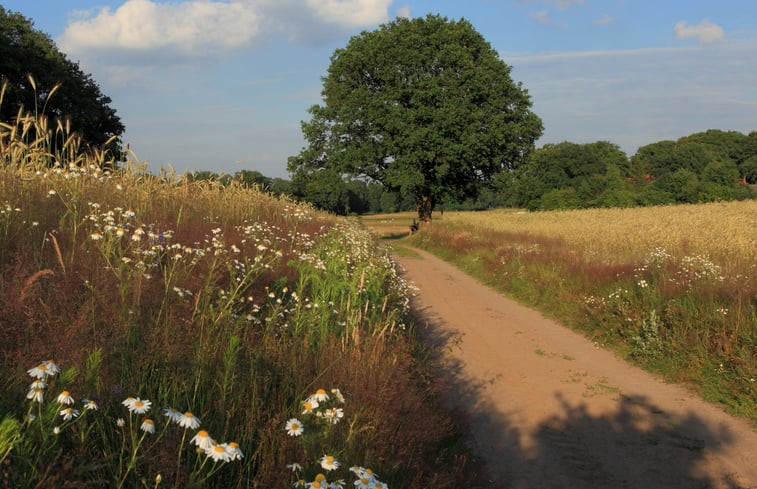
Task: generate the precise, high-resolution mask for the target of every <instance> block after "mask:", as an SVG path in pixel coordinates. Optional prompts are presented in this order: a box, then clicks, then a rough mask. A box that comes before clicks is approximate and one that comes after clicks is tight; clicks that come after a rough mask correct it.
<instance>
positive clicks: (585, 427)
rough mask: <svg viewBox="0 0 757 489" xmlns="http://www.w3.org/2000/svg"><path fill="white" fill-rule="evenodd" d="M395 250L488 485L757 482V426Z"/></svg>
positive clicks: (430, 259)
mask: <svg viewBox="0 0 757 489" xmlns="http://www.w3.org/2000/svg"><path fill="white" fill-rule="evenodd" d="M413 250H414V251H415V252H416V253H417V254H418V256H417V257H408V256H395V261H396V262H397V263H398V264H399V265H400V267H399V268H400V273H401V274H402V275H403V278H404V279H405V280H407V281H408V282H409V283H410V284H411V285H414V286H415V287H417V290H416V292H415V294H414V297H412V299H411V306H412V308H413V311H414V314H415V316H416V319H417V320H418V324H419V327H420V328H421V333H422V334H423V335H424V337H425V338H427V340H428V341H429V342H432V343H436V344H438V345H440V346H442V348H441V349H439V350H438V351H440V352H441V353H440V354H441V356H442V358H441V361H442V362H443V368H444V371H445V373H446V375H445V376H444V377H445V378H447V379H449V380H448V384H447V385H448V386H447V388H446V389H445V391H446V396H445V397H446V399H447V402H448V403H449V404H450V407H451V408H453V409H455V410H460V411H462V412H464V413H465V418H466V419H467V420H468V424H469V425H470V426H469V428H470V430H471V433H472V437H473V443H474V444H475V446H474V447H473V449H474V452H475V453H478V454H479V456H480V457H481V458H483V459H484V460H485V461H486V465H487V467H488V471H487V479H488V480H489V481H491V487H509V488H513V489H530V488H571V489H581V488H587V489H588V488H676V489H681V488H683V489H696V488H717V489H719V488H728V489H733V488H752V489H753V488H757V432H755V431H754V430H753V429H752V428H751V427H750V426H749V424H748V423H747V422H746V421H743V420H740V419H735V418H733V417H731V416H729V415H727V414H725V413H724V412H723V411H722V410H720V409H719V408H718V407H716V406H713V405H711V404H709V403H706V402H704V401H702V400H701V399H700V398H698V397H697V396H696V395H694V394H692V393H691V392H690V391H688V390H686V389H685V388H683V387H681V386H677V385H671V384H665V383H664V382H662V381H660V380H659V379H657V378H655V377H654V376H653V375H651V374H649V373H646V372H644V371H643V370H641V369H639V368H637V367H635V366H632V365H630V364H628V363H626V362H624V361H623V360H622V359H620V358H619V357H617V356H616V355H614V354H613V353H611V352H608V351H605V350H603V349H600V348H598V347H597V346H596V345H594V344H593V343H592V342H591V341H589V340H588V339H586V338H584V337H583V336H580V335H579V334H577V333H575V332H573V331H571V330H570V329H568V328H566V327H564V326H562V325H560V324H558V323H556V322H554V321H552V320H549V319H546V318H545V317H544V316H542V315H541V314H540V313H539V312H537V311H534V310H532V309H529V308H527V307H524V306H522V305H520V304H518V303H517V302H515V301H513V300H510V299H508V298H506V297H505V296H503V295H501V294H499V293H498V292H496V291H494V290H492V289H490V288H488V287H486V286H485V285H482V284H481V283H480V282H478V281H476V280H475V279H473V278H471V277H470V276H468V275H466V274H465V273H463V272H462V271H460V270H458V269H457V268H455V267H454V266H452V265H450V264H448V263H446V262H444V261H442V260H440V259H438V258H436V257H435V256H433V255H431V254H430V253H427V252H425V251H422V250H417V249H415V248H413Z"/></svg>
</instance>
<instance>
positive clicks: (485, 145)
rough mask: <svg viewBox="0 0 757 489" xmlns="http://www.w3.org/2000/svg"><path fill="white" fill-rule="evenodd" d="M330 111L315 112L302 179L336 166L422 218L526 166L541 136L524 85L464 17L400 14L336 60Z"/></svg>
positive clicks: (306, 128) (298, 170)
mask: <svg viewBox="0 0 757 489" xmlns="http://www.w3.org/2000/svg"><path fill="white" fill-rule="evenodd" d="M323 82H324V85H323V91H322V95H323V101H324V103H323V105H315V106H313V107H311V108H310V110H309V112H310V114H311V116H312V118H311V120H310V122H303V124H302V130H303V134H304V136H305V139H306V141H307V144H308V146H307V147H306V148H304V149H303V150H302V152H301V153H300V154H299V155H297V156H294V157H292V158H290V159H289V170H290V171H291V172H293V173H294V174H295V177H294V179H295V180H297V179H298V178H319V177H318V175H319V173H320V172H323V171H326V170H328V171H329V172H335V173H336V174H339V175H352V176H358V177H368V178H369V179H371V180H373V181H377V182H381V183H382V184H383V185H384V186H385V187H386V188H387V189H389V190H391V191H400V192H401V193H402V194H403V195H412V196H413V198H414V200H415V203H416V206H417V208H418V212H419V217H420V219H421V220H428V219H430V216H431V212H432V210H433V209H434V207H435V205H436V204H437V203H439V202H441V199H442V198H443V197H445V196H447V197H448V198H453V199H455V200H460V199H462V198H465V197H468V196H475V195H476V194H477V192H478V190H479V189H480V188H481V185H480V184H481V183H483V182H487V181H488V180H489V179H490V178H491V176H492V175H494V174H495V173H497V172H499V171H501V170H503V169H514V168H516V167H518V166H519V165H520V164H521V163H522V162H523V161H524V158H525V157H526V156H527V155H528V153H529V152H530V150H531V149H532V147H533V143H534V141H535V140H536V139H537V138H538V137H539V136H540V135H541V132H542V125H541V120H540V119H539V118H538V117H537V116H536V115H535V114H533V113H532V112H531V111H530V107H531V101H530V98H529V97H528V94H527V92H526V91H525V89H523V88H522V87H521V85H520V84H516V83H514V82H513V81H512V80H511V78H510V67H509V66H508V65H506V64H505V63H504V62H503V61H502V60H501V59H500V58H499V56H498V54H497V52H496V51H495V50H494V49H492V47H491V46H490V45H489V44H488V43H487V42H486V41H485V40H484V39H483V37H482V36H481V35H480V34H479V33H478V32H476V31H475V29H474V28H473V27H472V26H471V24H470V23H468V22H467V21H465V20H460V21H449V20H447V19H446V18H443V17H439V16H433V15H429V16H427V17H426V18H418V19H412V20H411V19H405V18H398V19H396V20H395V21H393V22H390V23H388V24H385V25H383V26H381V27H380V28H379V29H377V30H375V31H372V32H363V33H362V34H360V35H359V36H355V37H353V38H352V39H351V40H350V41H349V43H348V45H347V47H346V48H344V49H337V50H336V51H335V52H334V54H333V55H332V57H331V65H330V66H329V70H328V75H327V76H326V77H325V78H324V79H323Z"/></svg>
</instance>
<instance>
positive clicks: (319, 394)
mask: <svg viewBox="0 0 757 489" xmlns="http://www.w3.org/2000/svg"><path fill="white" fill-rule="evenodd" d="M313 400H315V401H316V404H317V403H319V402H326V401H328V400H329V395H328V394H326V390H325V389H318V390H317V391H315V394H313V395H311V396H310V397H309V398H308V401H311V402H312V401H313Z"/></svg>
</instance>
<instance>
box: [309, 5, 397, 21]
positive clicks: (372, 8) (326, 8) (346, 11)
mask: <svg viewBox="0 0 757 489" xmlns="http://www.w3.org/2000/svg"><path fill="white" fill-rule="evenodd" d="M391 3H392V0H307V6H308V7H309V8H310V9H311V10H312V11H313V12H314V13H315V14H316V15H317V16H318V17H319V18H320V19H322V20H324V21H326V22H330V23H336V24H340V25H343V26H347V27H362V26H366V25H374V24H378V23H380V22H383V21H385V20H387V9H388V8H389V5H391Z"/></svg>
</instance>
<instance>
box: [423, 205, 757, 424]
mask: <svg viewBox="0 0 757 489" xmlns="http://www.w3.org/2000/svg"><path fill="white" fill-rule="evenodd" d="M755 215H757V202H755V201H743V202H730V203H713V204H702V205H685V206H669V207H652V208H642V209H595V210H582V211H567V212H539V213H525V212H518V211H511V210H496V211H490V212H477V213H467V212H465V213H462V212H461V213H451V212H450V213H445V215H444V218H443V219H442V220H437V221H435V222H434V223H433V224H432V225H429V226H426V227H425V228H424V229H423V230H422V232H421V233H420V234H418V235H416V236H415V237H414V238H413V239H414V240H415V242H416V243H417V244H419V245H421V246H424V247H426V248H428V249H432V250H435V251H437V252H438V253H440V254H442V255H443V256H445V257H448V258H449V259H450V260H453V261H455V262H457V263H458V264H460V265H461V266H463V267H465V268H467V269H468V270H470V271H472V272H473V273H475V274H476V275H478V276H479V277H481V278H482V279H483V280H485V281H486V282H488V283H490V284H492V285H494V286H496V287H499V288H500V289H502V290H505V291H507V292H508V293H511V294H513V295H514V296H516V297H518V298H519V299H521V300H523V301H525V302H527V303H529V304H532V305H536V306H538V307H539V308H541V309H543V310H545V311H547V312H549V313H550V314H552V315H554V316H556V317H557V318H559V319H561V320H563V321H564V322H566V323H567V324H569V325H571V326H573V327H575V328H577V329H581V330H584V331H585V332H586V334H587V335H588V336H589V337H590V338H592V339H593V340H594V341H596V342H597V343H599V344H603V345H608V346H611V347H613V348H615V349H617V350H618V351H619V352H621V353H622V354H624V355H625V356H627V357H628V358H629V359H631V360H633V361H635V362H638V363H639V364H641V365H644V366H645V367H647V368H649V369H650V370H653V371H655V372H658V373H660V374H662V375H664V376H665V377H666V378H668V379H670V380H673V381H678V382H682V383H687V384H691V385H693V386H695V387H696V388H697V389H698V390H699V391H700V392H701V393H702V394H703V395H704V397H705V398H707V399H710V400H713V401H716V402H719V403H722V404H723V405H724V406H725V407H726V408H727V409H729V410H730V411H731V412H733V413H736V414H739V415H741V416H745V417H747V418H749V419H751V420H752V421H757V410H756V409H755V406H757V381H756V380H755V379H757V299H756V298H757V254H756V251H755V250H757V227H755V226H754V223H755V221H754V216H755Z"/></svg>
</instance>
